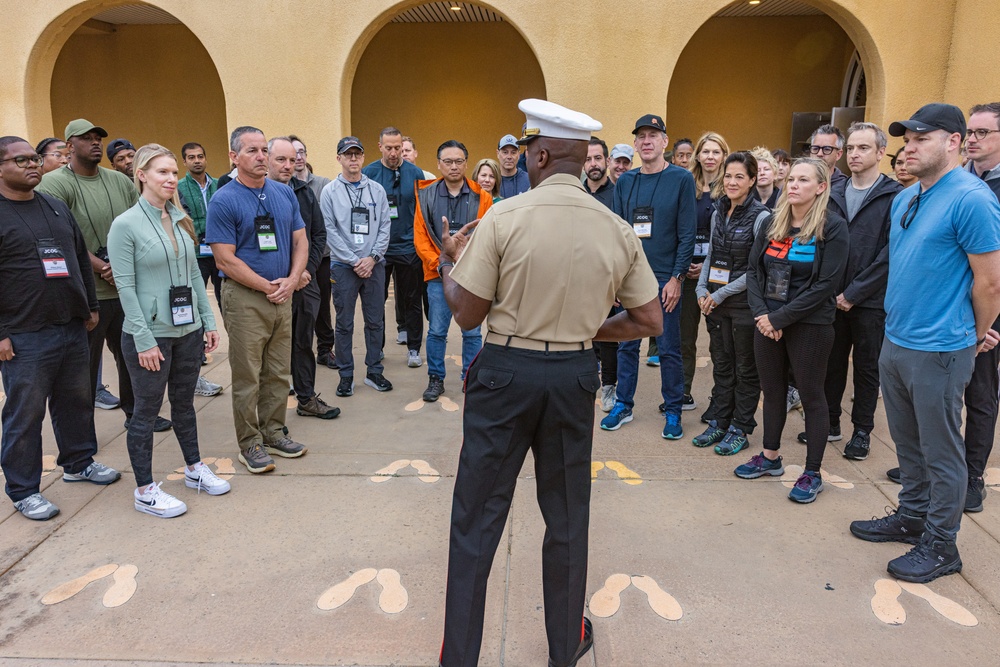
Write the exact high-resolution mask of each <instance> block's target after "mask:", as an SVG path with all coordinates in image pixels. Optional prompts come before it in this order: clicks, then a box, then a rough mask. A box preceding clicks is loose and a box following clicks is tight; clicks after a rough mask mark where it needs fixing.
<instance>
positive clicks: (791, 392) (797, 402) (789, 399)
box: [785, 386, 802, 412]
mask: <svg viewBox="0 0 1000 667" xmlns="http://www.w3.org/2000/svg"><path fill="white" fill-rule="evenodd" d="M801 407H802V397H801V396H799V390H798V389H796V388H795V387H791V386H789V387H788V394H787V395H786V396H785V412H791V411H792V410H796V409H798V408H801Z"/></svg>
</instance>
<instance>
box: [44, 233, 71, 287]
mask: <svg viewBox="0 0 1000 667" xmlns="http://www.w3.org/2000/svg"><path fill="white" fill-rule="evenodd" d="M38 257H39V258H40V259H41V260H42V269H43V270H44V271H45V277H46V278H69V267H67V266H66V255H65V253H63V251H62V248H60V247H59V244H58V243H56V242H55V241H54V240H52V239H41V240H40V241H39V242H38Z"/></svg>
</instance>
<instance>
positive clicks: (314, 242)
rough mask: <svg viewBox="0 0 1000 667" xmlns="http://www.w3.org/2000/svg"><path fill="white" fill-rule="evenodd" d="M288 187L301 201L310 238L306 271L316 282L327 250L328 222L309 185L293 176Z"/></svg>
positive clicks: (300, 206)
mask: <svg viewBox="0 0 1000 667" xmlns="http://www.w3.org/2000/svg"><path fill="white" fill-rule="evenodd" d="M288 185H289V187H291V188H292V190H293V191H294V192H295V198H296V199H297V200H298V201H299V213H300V214H301V215H302V222H304V223H305V224H306V235H307V236H308V237H309V259H307V260H306V271H308V272H309V275H311V276H312V277H313V281H315V280H316V272H317V271H318V270H319V263H320V260H321V259H322V258H323V251H324V250H325V249H326V222H325V221H324V220H323V211H322V210H321V209H320V207H319V200H317V199H316V195H315V194H314V193H313V191H312V188H310V187H309V184H308V183H306V182H305V181H302V180H299V179H297V178H295V177H294V176H292V180H290V181H289V182H288Z"/></svg>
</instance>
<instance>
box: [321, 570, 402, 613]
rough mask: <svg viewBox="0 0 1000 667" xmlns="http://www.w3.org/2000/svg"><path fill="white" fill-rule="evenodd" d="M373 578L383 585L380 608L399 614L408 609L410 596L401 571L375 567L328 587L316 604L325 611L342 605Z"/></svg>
mask: <svg viewBox="0 0 1000 667" xmlns="http://www.w3.org/2000/svg"><path fill="white" fill-rule="evenodd" d="M373 579H374V580H376V581H378V583H379V585H380V586H381V587H382V592H381V593H379V596H378V606H379V609H381V610H382V611H384V612H385V613H387V614H398V613H399V612H401V611H403V610H404V609H406V605H407V603H408V602H409V600H410V598H409V595H408V594H407V592H406V589H405V588H403V584H402V581H401V579H400V576H399V572H397V571H396V570H392V569H381V570H376V569H375V568H373V567H366V568H365V569H363V570H358V571H357V572H355V573H354V574H352V575H351V576H349V577H348V578H347V579H344V580H343V581H341V582H340V583H339V584H334V585H333V586H331V587H330V588H328V589H327V590H326V591H325V592H324V593H323V594H322V595H320V596H319V600H317V601H316V606H317V607H319V608H320V609H322V610H323V611H330V610H331V609H336V608H337V607H342V606H343V605H345V604H347V602H348V601H349V600H350V599H351V598H352V597H354V593H355V592H356V591H357V590H358V589H359V588H360V587H361V586H364V585H365V584H367V583H370V582H371V581H372V580H373Z"/></svg>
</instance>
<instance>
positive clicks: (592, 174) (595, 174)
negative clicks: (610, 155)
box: [587, 167, 604, 181]
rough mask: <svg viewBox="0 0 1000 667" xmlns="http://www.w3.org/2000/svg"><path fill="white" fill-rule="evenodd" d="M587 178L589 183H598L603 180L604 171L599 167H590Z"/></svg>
mask: <svg viewBox="0 0 1000 667" xmlns="http://www.w3.org/2000/svg"><path fill="white" fill-rule="evenodd" d="M587 178H588V179H590V180H591V181H599V180H601V179H602V178H604V169H601V168H599V167H591V168H590V169H588V170H587Z"/></svg>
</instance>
